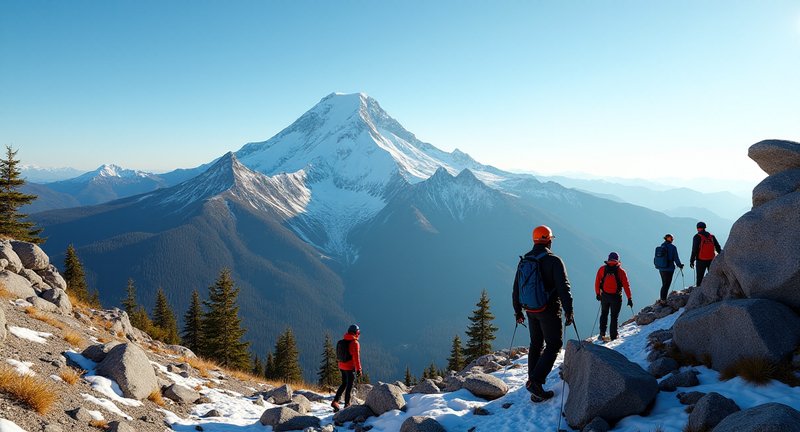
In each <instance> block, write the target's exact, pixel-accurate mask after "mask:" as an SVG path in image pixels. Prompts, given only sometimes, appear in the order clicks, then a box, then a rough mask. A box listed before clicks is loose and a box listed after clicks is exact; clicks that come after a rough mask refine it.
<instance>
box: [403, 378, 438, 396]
mask: <svg viewBox="0 0 800 432" xmlns="http://www.w3.org/2000/svg"><path fill="white" fill-rule="evenodd" d="M409 393H422V394H436V393H439V387H437V386H436V384H435V383H434V382H433V380H432V379H425V380H422V381H421V382H420V383H419V384H417V385H415V386H414V388H412V389H411V391H410V392H409Z"/></svg>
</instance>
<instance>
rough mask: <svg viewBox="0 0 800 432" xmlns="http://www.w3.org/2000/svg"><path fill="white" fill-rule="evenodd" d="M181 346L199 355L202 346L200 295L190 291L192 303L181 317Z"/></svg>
mask: <svg viewBox="0 0 800 432" xmlns="http://www.w3.org/2000/svg"><path fill="white" fill-rule="evenodd" d="M181 341H182V343H183V346H185V347H186V348H189V349H190V350H192V351H193V352H195V353H200V350H201V348H202V344H203V308H202V306H201V305H200V294H198V293H197V290H193V291H192V301H191V302H190V303H189V309H187V310H186V314H184V315H183V333H181Z"/></svg>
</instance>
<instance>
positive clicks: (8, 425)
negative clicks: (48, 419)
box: [0, 418, 27, 432]
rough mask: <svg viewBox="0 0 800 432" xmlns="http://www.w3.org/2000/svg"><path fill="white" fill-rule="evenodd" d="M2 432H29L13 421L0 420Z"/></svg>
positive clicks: (0, 431) (0, 430)
mask: <svg viewBox="0 0 800 432" xmlns="http://www.w3.org/2000/svg"><path fill="white" fill-rule="evenodd" d="M0 432H27V431H26V430H25V429H22V428H21V427H19V426H17V424H16V423H14V422H12V421H11V420H6V419H4V418H0Z"/></svg>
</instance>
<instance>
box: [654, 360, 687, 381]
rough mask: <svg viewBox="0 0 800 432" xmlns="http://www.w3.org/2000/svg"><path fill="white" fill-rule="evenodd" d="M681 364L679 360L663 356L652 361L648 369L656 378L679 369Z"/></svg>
mask: <svg viewBox="0 0 800 432" xmlns="http://www.w3.org/2000/svg"><path fill="white" fill-rule="evenodd" d="M679 367H680V366H679V365H678V362H677V361H675V360H674V359H672V358H669V357H661V358H660V359H658V360H656V361H654V362H653V363H650V367H648V368H647V371H648V372H650V375H653V376H654V377H656V378H661V377H663V376H664V375H667V374H669V373H672V372H674V371H676V370H678V368H679Z"/></svg>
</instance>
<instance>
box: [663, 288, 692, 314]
mask: <svg viewBox="0 0 800 432" xmlns="http://www.w3.org/2000/svg"><path fill="white" fill-rule="evenodd" d="M689 297H691V291H690V290H688V289H687V290H682V291H673V292H671V293H669V295H668V296H667V306H669V307H670V308H672V309H673V310H675V311H677V310H678V309H680V308H682V307H684V306H686V303H688V302H689Z"/></svg>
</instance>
